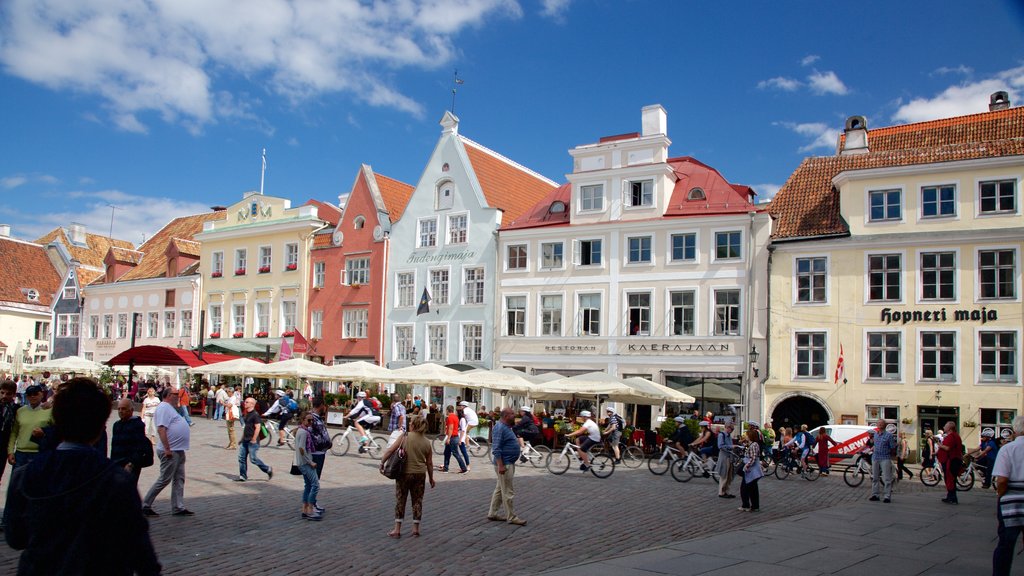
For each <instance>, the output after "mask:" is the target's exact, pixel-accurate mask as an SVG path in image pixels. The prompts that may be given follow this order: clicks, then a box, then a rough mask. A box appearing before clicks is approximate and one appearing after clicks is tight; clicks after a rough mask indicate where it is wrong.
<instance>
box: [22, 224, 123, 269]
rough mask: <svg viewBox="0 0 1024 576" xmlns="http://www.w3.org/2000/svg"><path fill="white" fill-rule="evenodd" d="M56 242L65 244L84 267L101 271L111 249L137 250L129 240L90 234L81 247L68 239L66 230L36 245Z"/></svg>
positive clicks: (55, 233)
mask: <svg viewBox="0 0 1024 576" xmlns="http://www.w3.org/2000/svg"><path fill="white" fill-rule="evenodd" d="M54 241H57V242H60V243H61V244H63V245H64V246H65V247H66V248H67V249H68V252H70V253H71V257H72V258H74V259H75V260H78V261H79V262H81V263H82V265H83V266H89V267H91V268H96V269H99V270H102V269H103V259H104V258H106V256H107V251H108V250H110V248H112V247H117V248H124V249H126V250H134V249H135V245H134V244H132V243H131V242H128V241H127V240H117V239H111V238H107V237H106V236H100V235H99V234H89V233H88V232H86V234H85V243H86V246H79V245H78V244H75V243H73V242H71V238H69V237H68V233H67V231H66V230H64V228H55V229H54V230H52V231H50V233H48V234H46V235H45V236H43V237H42V238H39V239H38V240H36V244H42V245H43V246H45V245H47V244H49V243H50V242H54Z"/></svg>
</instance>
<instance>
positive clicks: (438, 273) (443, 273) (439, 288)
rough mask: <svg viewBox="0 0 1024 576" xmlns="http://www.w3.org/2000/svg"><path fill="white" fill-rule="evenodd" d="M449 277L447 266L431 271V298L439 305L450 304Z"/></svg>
mask: <svg viewBox="0 0 1024 576" xmlns="http://www.w3.org/2000/svg"><path fill="white" fill-rule="evenodd" d="M448 277H449V271H448V269H447V268H441V269H438V270H431V271H430V298H431V299H432V300H433V301H434V303H435V304H437V305H442V304H448V286H449V283H448Z"/></svg>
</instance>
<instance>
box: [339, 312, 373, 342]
mask: <svg viewBox="0 0 1024 576" xmlns="http://www.w3.org/2000/svg"><path fill="white" fill-rule="evenodd" d="M343 317H344V324H343V328H344V331H345V332H344V334H342V337H343V338H366V331H367V327H368V326H369V324H370V315H369V311H368V310H367V309H366V308H356V309H354V310H345V312H344V314H343Z"/></svg>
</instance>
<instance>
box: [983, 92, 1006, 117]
mask: <svg viewBox="0 0 1024 576" xmlns="http://www.w3.org/2000/svg"><path fill="white" fill-rule="evenodd" d="M1009 107H1010V95H1009V94H1007V93H1006V92H1004V91H1002V90H1000V91H999V92H993V93H992V95H991V96H989V99H988V111H989V112H995V111H996V110H1006V109H1008V108H1009Z"/></svg>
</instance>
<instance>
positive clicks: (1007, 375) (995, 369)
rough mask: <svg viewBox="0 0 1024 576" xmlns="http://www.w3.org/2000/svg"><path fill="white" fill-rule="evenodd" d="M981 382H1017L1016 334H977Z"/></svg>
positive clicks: (986, 332) (986, 331)
mask: <svg viewBox="0 0 1024 576" xmlns="http://www.w3.org/2000/svg"><path fill="white" fill-rule="evenodd" d="M978 343H979V354H980V361H981V378H980V380H981V381H982V382H1016V381H1017V333H1016V332H1002V331H995V330H993V331H989V330H985V331H981V332H978Z"/></svg>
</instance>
